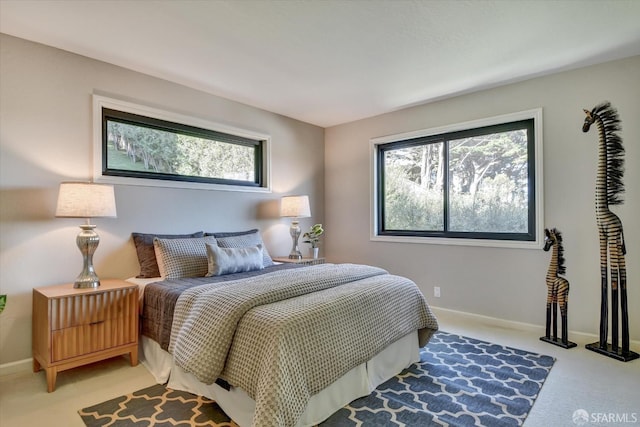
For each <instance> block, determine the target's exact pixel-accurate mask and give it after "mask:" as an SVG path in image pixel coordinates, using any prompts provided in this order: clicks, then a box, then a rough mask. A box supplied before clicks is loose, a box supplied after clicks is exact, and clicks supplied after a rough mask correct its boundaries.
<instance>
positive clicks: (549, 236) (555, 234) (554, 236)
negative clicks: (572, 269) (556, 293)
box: [544, 228, 566, 274]
mask: <svg viewBox="0 0 640 427" xmlns="http://www.w3.org/2000/svg"><path fill="white" fill-rule="evenodd" d="M553 245H556V246H557V254H558V259H557V269H558V273H559V274H564V273H565V272H566V268H565V266H564V248H563V247H562V234H561V233H560V230H558V229H556V228H551V229H549V228H545V229H544V250H545V251H546V252H548V251H549V250H550V249H551V247H552V246H553Z"/></svg>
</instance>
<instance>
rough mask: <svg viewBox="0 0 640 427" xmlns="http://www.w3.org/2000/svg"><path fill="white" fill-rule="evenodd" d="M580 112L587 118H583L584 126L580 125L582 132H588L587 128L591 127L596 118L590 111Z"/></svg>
mask: <svg viewBox="0 0 640 427" xmlns="http://www.w3.org/2000/svg"><path fill="white" fill-rule="evenodd" d="M582 111H584V113H585V114H586V115H587V117H585V119H584V124H583V125H582V132H589V128H590V127H591V125H592V124H593V122H595V121H596V116H595V115H594V114H593V112H592V111H589V110H585V109H582Z"/></svg>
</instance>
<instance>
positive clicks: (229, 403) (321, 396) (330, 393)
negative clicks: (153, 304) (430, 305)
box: [140, 332, 420, 427]
mask: <svg viewBox="0 0 640 427" xmlns="http://www.w3.org/2000/svg"><path fill="white" fill-rule="evenodd" d="M140 347H141V348H140V355H141V357H140V359H141V362H142V363H143V364H144V365H145V366H146V368H147V369H148V370H149V371H150V372H151V374H152V375H153V376H154V377H155V378H156V381H157V382H158V383H160V384H165V383H166V384H167V387H169V388H171V389H174V390H183V391H187V392H189V393H193V394H197V395H200V396H205V397H208V398H209V399H213V400H215V401H216V402H217V403H218V405H220V407H221V408H222V410H223V411H224V412H225V413H226V414H227V415H228V416H229V417H230V418H231V419H233V420H234V421H235V422H236V423H237V424H238V425H239V426H240V427H250V426H251V420H252V419H253V413H254V411H255V401H254V400H253V399H252V398H251V397H249V395H248V394H247V393H246V392H245V391H244V390H242V389H240V388H236V387H231V390H229V391H227V390H225V389H224V388H222V387H220V386H218V385H217V384H211V385H207V384H204V383H202V382H200V381H199V380H197V379H196V378H195V377H194V376H193V375H191V374H190V373H188V372H186V371H184V370H183V369H182V368H180V367H179V366H176V365H175V364H174V363H173V359H172V357H171V355H170V354H169V353H167V352H166V351H164V350H162V349H161V348H160V345H159V344H158V343H157V342H155V341H153V340H151V339H149V338H147V337H145V336H142V339H141V341H140ZM419 360H420V349H419V347H418V333H417V332H414V333H411V334H408V335H406V336H404V337H403V338H400V339H399V340H398V341H396V342H394V343H393V344H391V345H389V346H388V347H387V348H385V349H384V350H382V351H381V352H380V353H378V354H377V355H376V356H374V357H373V358H372V359H371V360H369V361H368V362H365V363H362V364H361V365H358V366H356V367H355V368H353V369H352V370H350V371H349V372H347V373H346V374H344V375H343V376H342V377H340V378H338V379H337V380H336V381H335V382H334V383H332V384H331V385H329V386H328V387H327V388H325V389H324V390H322V391H320V392H319V393H318V394H316V395H314V396H311V399H310V400H309V403H308V405H307V409H306V410H305V412H304V414H303V415H302V416H301V417H300V420H299V422H298V426H313V425H316V424H318V423H320V422H322V421H323V420H325V419H327V418H328V417H329V416H331V415H332V414H333V413H334V412H336V411H337V410H338V409H340V408H342V407H343V406H345V405H347V404H348V403H349V402H351V401H353V400H354V399H357V398H359V397H362V396H367V395H369V394H370V393H371V392H372V391H373V390H374V389H375V388H376V387H378V386H379V385H380V384H382V383H383V382H385V381H387V380H388V379H390V378H392V377H393V376H395V375H396V374H398V373H399V372H400V371H402V370H403V369H404V368H406V367H408V366H410V365H411V364H412V363H415V362H417V361H419Z"/></svg>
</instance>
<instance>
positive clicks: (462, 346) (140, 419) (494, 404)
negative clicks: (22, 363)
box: [78, 331, 554, 427]
mask: <svg viewBox="0 0 640 427" xmlns="http://www.w3.org/2000/svg"><path fill="white" fill-rule="evenodd" d="M553 363H554V359H553V358H552V357H549V356H543V355H539V354H536V353H531V352H528V351H523V350H518V349H514V348H509V347H504V346H501V345H497V344H491V343H487V342H484V341H480V340H476V339H474V338H468V337H463V336H460V335H454V334H449V333H447V332H442V331H438V332H436V333H435V334H434V335H433V337H432V338H431V340H430V341H429V343H428V344H427V345H426V347H425V348H423V349H421V350H420V362H418V363H416V364H413V365H412V366H410V367H409V368H407V369H405V370H404V371H402V372H401V373H400V374H398V375H397V376H395V377H394V378H392V379H390V380H389V381H387V382H385V383H384V384H381V385H380V386H379V387H378V388H377V389H376V390H375V391H374V392H373V393H371V394H370V395H369V396H366V397H363V398H360V399H356V400H354V401H353V402H351V403H350V404H349V405H348V406H346V407H344V408H342V409H340V410H339V411H338V412H336V413H335V414H333V415H332V416H331V417H329V418H328V419H327V420H325V421H324V422H323V423H322V424H321V426H322V427H333V426H339V427H349V426H367V427H368V426H385V427H386V426H421V427H422V426H424V427H427V426H452V427H467V426H491V427H494V426H496V427H499V426H521V425H522V423H523V422H524V420H525V419H526V417H527V415H528V414H529V411H530V410H531V407H532V406H533V403H534V402H535V399H536V397H537V396H538V393H539V392H540V389H541V388H542V384H543V383H544V381H545V379H546V378H547V375H548V374H549V371H550V370H551V367H552V366H553ZM78 413H79V414H80V416H81V417H82V420H83V421H84V423H85V424H86V425H87V426H88V427H98V426H100V427H107V426H113V427H148V426H154V427H165V426H166V427H168V426H173V427H175V426H179V427H195V426H216V427H217V426H220V427H226V426H234V427H237V425H236V424H235V423H234V422H233V421H231V420H230V419H229V417H227V416H226V414H225V413H224V412H223V411H222V410H221V409H220V407H219V406H218V405H217V404H216V403H215V402H214V401H212V400H209V399H206V398H202V397H198V396H195V395H193V394H190V393H186V392H182V391H175V390H170V389H167V388H166V387H165V386H163V385H160V384H156V385H154V386H151V387H148V388H145V389H143V390H140V391H137V392H135V393H132V394H129V395H126V396H121V397H118V398H115V399H112V400H109V401H107V402H103V403H100V404H98V405H94V406H91V407H89V408H85V409H82V410H80V411H78Z"/></svg>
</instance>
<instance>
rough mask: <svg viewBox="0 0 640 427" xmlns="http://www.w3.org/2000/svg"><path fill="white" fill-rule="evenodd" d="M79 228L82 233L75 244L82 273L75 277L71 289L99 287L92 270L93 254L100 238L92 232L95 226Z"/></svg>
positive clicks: (98, 281) (86, 225)
mask: <svg viewBox="0 0 640 427" xmlns="http://www.w3.org/2000/svg"><path fill="white" fill-rule="evenodd" d="M80 228H82V231H81V232H80V233H79V234H78V237H76V243H77V245H78V248H79V249H80V252H82V261H83V266H82V271H81V272H80V274H78V277H76V281H75V282H74V284H73V287H74V288H80V289H84V288H97V287H98V286H100V279H98V276H97V275H96V272H95V270H94V269H93V253H94V252H95V251H96V248H97V247H98V243H100V236H98V233H96V232H95V231H93V230H94V228H96V226H95V225H92V224H84V225H81V226H80Z"/></svg>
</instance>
